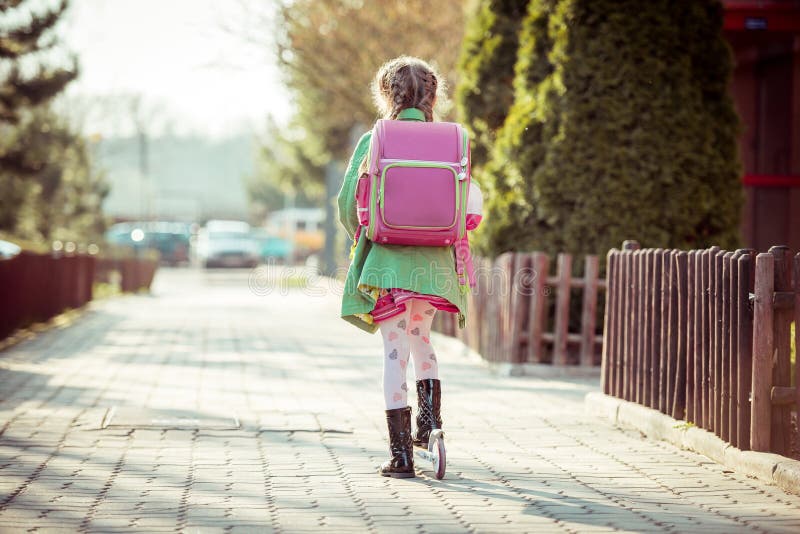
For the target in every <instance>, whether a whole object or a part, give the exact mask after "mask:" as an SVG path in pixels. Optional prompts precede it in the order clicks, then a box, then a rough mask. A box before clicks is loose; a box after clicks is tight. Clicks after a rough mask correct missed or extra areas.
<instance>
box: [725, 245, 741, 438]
mask: <svg viewBox="0 0 800 534" xmlns="http://www.w3.org/2000/svg"><path fill="white" fill-rule="evenodd" d="M741 255H742V252H741V250H737V251H736V252H734V253H733V254H732V255H731V257H730V258H729V260H728V263H729V264H730V265H729V271H728V272H729V274H730V278H729V280H728V304H727V310H728V318H727V320H728V327H727V334H728V352H727V354H726V356H725V358H726V360H725V361H726V367H727V369H728V371H727V373H726V375H725V379H726V381H727V384H728V403H727V404H726V406H725V410H726V412H727V414H728V439H727V440H726V441H728V442H729V443H731V444H733V445H734V446H736V442H737V439H738V438H737V436H738V423H739V418H738V417H736V410H737V406H738V405H739V388H738V387H737V380H736V379H737V377H738V376H739V372H738V371H739V369H738V363H739V360H738V359H737V357H736V337H737V335H738V334H737V333H738V331H739V315H738V313H737V309H738V308H737V302H738V299H737V285H736V284H737V277H738V273H739V257H740V256H741Z"/></svg>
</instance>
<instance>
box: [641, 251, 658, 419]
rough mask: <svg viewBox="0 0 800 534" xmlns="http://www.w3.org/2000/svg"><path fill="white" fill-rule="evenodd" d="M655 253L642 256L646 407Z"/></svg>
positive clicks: (649, 395) (650, 370)
mask: <svg viewBox="0 0 800 534" xmlns="http://www.w3.org/2000/svg"><path fill="white" fill-rule="evenodd" d="M655 254H656V251H655V250H653V249H647V252H645V255H644V270H645V278H644V282H643V284H644V298H645V300H644V304H643V306H644V323H643V324H642V330H643V332H642V337H643V338H644V350H643V355H644V356H643V360H644V369H643V371H644V377H643V378H644V395H643V398H642V400H643V404H644V405H645V406H648V407H651V408H652V407H653V403H652V393H651V391H650V388H651V386H652V384H651V377H652V376H653V361H654V355H653V354H654V352H653V349H654V347H653V334H654V329H653V325H654V324H655V323H656V313H655V312H656V310H655V309H654V308H653V306H652V302H653V294H654V293H655V287H656V286H655V284H654V282H653V272H654V266H655V259H656V255H655Z"/></svg>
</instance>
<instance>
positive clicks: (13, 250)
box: [0, 239, 22, 260]
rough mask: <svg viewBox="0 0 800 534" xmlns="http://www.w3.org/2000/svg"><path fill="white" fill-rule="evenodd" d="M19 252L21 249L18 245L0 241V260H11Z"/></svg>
mask: <svg viewBox="0 0 800 534" xmlns="http://www.w3.org/2000/svg"><path fill="white" fill-rule="evenodd" d="M20 252H22V248H21V247H20V246H19V245H16V244H14V243H12V242H11V241H3V240H2V239H0V260H7V259H9V258H13V257H14V256H16V255H17V254H19V253H20Z"/></svg>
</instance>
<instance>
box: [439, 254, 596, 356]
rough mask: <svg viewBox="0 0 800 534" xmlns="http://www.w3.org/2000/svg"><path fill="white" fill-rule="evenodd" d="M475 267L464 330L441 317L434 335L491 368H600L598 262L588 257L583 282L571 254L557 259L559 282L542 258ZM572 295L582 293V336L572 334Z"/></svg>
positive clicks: (481, 262)
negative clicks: (494, 365) (473, 353)
mask: <svg viewBox="0 0 800 534" xmlns="http://www.w3.org/2000/svg"><path fill="white" fill-rule="evenodd" d="M474 261H475V271H476V277H477V286H476V287H475V288H473V290H472V291H471V292H470V294H469V302H468V305H469V319H468V321H467V325H466V328H464V329H459V328H458V325H457V323H456V319H455V316H454V315H453V314H444V313H442V314H438V315H437V317H436V320H435V322H434V329H436V330H437V331H439V332H441V333H443V334H446V335H450V336H454V337H457V338H459V339H460V340H461V341H463V342H464V343H465V344H467V345H469V346H470V347H471V348H472V349H473V350H475V351H477V352H478V353H480V354H481V356H482V357H483V358H485V359H486V360H488V361H491V362H503V363H513V364H517V363H549V364H554V365H562V366H563V365H575V364H579V365H583V366H594V365H599V363H600V351H599V348H600V347H601V345H602V336H600V335H597V328H598V324H597V302H598V293H599V291H601V290H604V289H605V281H604V280H601V279H599V278H598V274H599V268H598V259H597V256H586V258H585V259H584V266H583V276H582V277H580V278H575V277H573V276H572V272H573V270H572V256H571V255H569V254H559V255H558V258H557V260H556V265H557V268H556V274H555V276H549V272H550V258H549V257H548V256H547V255H546V254H544V253H541V252H533V253H510V252H509V253H505V254H502V255H500V256H498V257H497V258H496V259H495V260H494V261H490V260H487V259H483V258H475V260H474ZM573 290H580V292H581V314H580V327H579V328H580V330H579V331H578V332H570V308H571V301H572V298H573ZM574 322H575V323H577V322H578V321H574ZM576 330H577V328H576Z"/></svg>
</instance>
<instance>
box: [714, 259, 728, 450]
mask: <svg viewBox="0 0 800 534" xmlns="http://www.w3.org/2000/svg"><path fill="white" fill-rule="evenodd" d="M724 257H725V252H723V251H721V250H718V251H717V253H716V254H714V257H713V262H714V286H713V287H714V296H713V302H714V325H713V329H712V332H713V336H714V344H713V348H714V352H713V363H712V365H711V376H712V379H713V382H712V389H711V391H712V398H711V405H712V407H713V408H712V417H711V423H712V430H713V432H714V433H715V434H716V435H717V436H719V435H720V427H721V425H722V310H723V308H724V306H723V302H722V265H723V263H724Z"/></svg>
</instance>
